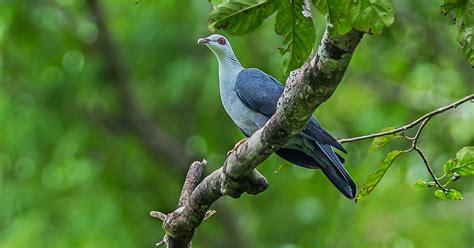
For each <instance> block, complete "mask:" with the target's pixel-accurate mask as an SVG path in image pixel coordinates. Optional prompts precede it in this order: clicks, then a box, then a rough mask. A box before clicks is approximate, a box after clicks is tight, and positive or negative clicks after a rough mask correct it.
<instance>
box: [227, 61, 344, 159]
mask: <svg viewBox="0 0 474 248" xmlns="http://www.w3.org/2000/svg"><path fill="white" fill-rule="evenodd" d="M283 89H284V88H283V85H281V84H280V83H279V82H278V81H277V80H276V79H274V78H273V77H272V76H270V75H268V74H266V73H265V72H263V71H261V70H259V69H255V68H251V69H245V70H242V71H241V72H240V73H239V75H238V76H237V81H236V82H235V91H236V93H237V96H238V97H239V99H240V100H241V101H242V102H243V103H244V105H245V106H247V107H248V108H250V109H252V110H254V111H257V112H259V113H261V114H263V115H265V116H267V117H269V118H270V117H271V116H272V115H273V114H274V113H275V111H276V107H277V103H278V99H279V98H280V95H281V94H282V93H283ZM302 134H303V135H304V136H305V137H307V138H309V139H312V140H314V141H316V142H318V143H322V144H329V145H331V146H333V147H335V148H337V149H339V150H340V151H342V152H344V153H345V152H346V150H345V149H344V147H342V145H341V144H340V143H339V142H338V141H337V140H336V139H334V138H333V137H332V136H331V135H330V134H329V133H328V132H327V131H326V130H324V129H323V128H322V127H321V125H319V123H318V121H317V120H316V118H314V117H311V119H310V120H309V122H308V124H307V125H306V127H305V129H304V130H303V132H302Z"/></svg>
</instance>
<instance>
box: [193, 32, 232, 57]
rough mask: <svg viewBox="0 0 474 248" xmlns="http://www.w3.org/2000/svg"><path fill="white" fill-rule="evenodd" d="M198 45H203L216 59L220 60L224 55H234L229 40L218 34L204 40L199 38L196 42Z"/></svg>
mask: <svg viewBox="0 0 474 248" xmlns="http://www.w3.org/2000/svg"><path fill="white" fill-rule="evenodd" d="M198 44H204V45H206V46H207V47H209V49H211V51H212V52H213V53H214V54H215V55H216V56H217V58H222V57H223V56H226V55H234V51H233V50H232V47H231V46H230V43H229V40H227V39H226V38H225V37H224V36H222V35H220V34H213V35H210V36H208V37H206V38H201V39H199V40H198Z"/></svg>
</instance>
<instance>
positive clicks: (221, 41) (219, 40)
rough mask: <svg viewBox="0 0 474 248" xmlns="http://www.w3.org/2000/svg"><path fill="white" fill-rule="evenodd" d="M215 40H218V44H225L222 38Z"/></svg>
mask: <svg viewBox="0 0 474 248" xmlns="http://www.w3.org/2000/svg"><path fill="white" fill-rule="evenodd" d="M217 42H219V44H221V45H225V39H224V38H219V39H218V40H217Z"/></svg>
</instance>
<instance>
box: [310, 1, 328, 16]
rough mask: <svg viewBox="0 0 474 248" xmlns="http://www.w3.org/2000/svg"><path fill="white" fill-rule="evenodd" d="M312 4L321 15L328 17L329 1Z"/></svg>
mask: <svg viewBox="0 0 474 248" xmlns="http://www.w3.org/2000/svg"><path fill="white" fill-rule="evenodd" d="M311 2H312V3H313V5H314V7H316V9H317V10H318V11H319V12H320V13H321V14H323V15H326V14H327V13H328V2H327V0H312V1H311Z"/></svg>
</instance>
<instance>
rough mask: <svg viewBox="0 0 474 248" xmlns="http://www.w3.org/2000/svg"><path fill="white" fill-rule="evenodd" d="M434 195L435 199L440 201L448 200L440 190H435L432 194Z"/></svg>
mask: <svg viewBox="0 0 474 248" xmlns="http://www.w3.org/2000/svg"><path fill="white" fill-rule="evenodd" d="M434 195H435V196H437V197H438V198H440V199H443V200H446V199H448V198H447V197H446V193H444V191H442V190H440V189H438V190H436V191H435V192H434Z"/></svg>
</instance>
